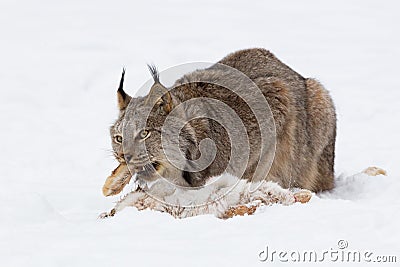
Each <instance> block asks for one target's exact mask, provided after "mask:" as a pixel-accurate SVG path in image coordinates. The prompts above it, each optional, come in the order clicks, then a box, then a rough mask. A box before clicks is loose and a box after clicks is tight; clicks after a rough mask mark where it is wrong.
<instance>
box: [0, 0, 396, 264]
mask: <svg viewBox="0 0 400 267" xmlns="http://www.w3.org/2000/svg"><path fill="white" fill-rule="evenodd" d="M399 7H400V6H399V4H398V2H397V1H385V2H382V1H344V0H338V1H331V2H327V1H316V0H315V1H309V0H306V1H280V2H278V1H258V2H256V3H250V2H248V1H247V2H244V1H233V0H231V1H219V2H216V1H210V0H207V1H199V2H193V3H188V2H186V1H182V0H173V1H168V2H167V1H160V2H156V1H153V0H150V1H142V2H140V3H139V2H138V3H136V2H133V1H118V0H117V1H75V0H71V1H49V0H38V1H22V0H21V1H11V0H2V1H1V3H0V33H1V42H0V58H1V64H0V85H1V98H0V121H1V124H2V131H1V133H0V135H1V136H0V137H1V140H2V141H1V143H0V149H1V150H0V151H1V152H2V153H1V156H0V157H1V158H0V160H1V165H0V166H1V167H0V168H1V176H0V182H1V184H2V186H1V187H0V209H1V217H0V218H1V219H0V256H1V266H111V265H112V266H126V265H128V264H130V265H142V266H159V265H160V264H164V265H174V266H185V265H190V266H204V265H205V264H210V265H213V266H218V265H220V266H226V265H230V266H244V265H245V266H257V265H266V264H270V265H272V264H277V265H288V264H289V263H279V262H276V261H275V262H273V263H271V262H260V261H259V260H258V255H259V253H260V251H262V250H263V249H264V248H265V246H267V245H268V246H269V247H270V248H272V249H276V250H279V249H286V250H300V251H301V250H316V251H323V250H326V249H329V248H337V242H338V240H340V239H343V240H346V241H348V243H349V248H351V249H353V250H365V249H368V250H371V251H373V252H374V254H375V255H379V254H380V255H397V262H399V261H400V254H399V249H400V243H399V238H400V234H399V230H398V225H399V223H400V220H399V215H398V211H399V208H400V201H399V198H398V197H397V195H398V192H399V191H400V179H399V178H400V172H399V171H400V165H399V163H398V155H397V153H398V150H399V148H400V139H399V138H398V131H399V130H400V124H399V119H398V118H399V116H400V106H399V105H398V98H399V97H400V93H399V86H400V80H399V79H398V78H397V77H398V62H399V60H400V52H399V48H398V47H400V36H399V34H398V32H399V26H398V25H400V24H399V23H400V18H399V16H398V13H399ZM248 47H265V48H268V49H270V50H271V51H273V52H274V53H275V54H276V55H277V56H278V57H279V58H280V59H281V60H283V61H284V62H285V63H287V64H288V65H289V66H291V67H292V68H294V69H295V70H296V71H298V72H299V73H301V74H302V75H304V76H306V77H316V78H318V79H319V80H320V81H321V82H322V83H323V84H324V85H325V86H326V87H327V88H328V89H329V90H330V91H331V94H332V96H333V99H334V101H335V103H336V107H337V113H338V138H337V151H336V166H335V170H336V175H337V179H336V188H335V189H334V190H333V191H332V192H326V193H322V194H318V195H316V196H314V197H313V198H312V200H311V202H310V203H308V204H299V203H297V204H295V205H292V206H282V205H273V206H270V207H267V208H265V209H263V210H262V211H259V212H257V214H256V215H254V216H244V217H235V218H233V219H230V220H226V221H224V220H218V219H216V218H214V217H213V216H199V217H194V218H188V219H183V220H176V219H173V218H172V217H170V216H168V215H166V214H161V213H157V212H152V211H142V212H139V211H137V210H135V209H133V208H126V209H125V210H124V211H122V212H121V213H119V214H118V215H117V216H116V217H114V218H111V219H106V220H98V219H97V216H98V215H99V214H100V213H101V212H103V211H108V210H109V209H110V208H112V206H113V204H114V203H113V202H115V201H116V200H117V199H118V197H113V198H105V197H103V196H102V194H101V187H102V184H103V182H104V180H105V179H106V177H107V176H108V175H109V174H110V172H111V170H113V169H114V168H115V167H116V165H117V163H116V162H115V160H114V159H113V157H112V156H111V152H110V149H111V146H110V140H109V136H108V126H110V125H111V123H112V122H113V120H114V119H115V118H116V116H117V109H116V95H115V90H116V87H117V85H118V79H119V76H120V72H121V69H122V67H123V66H125V67H126V68H127V74H126V88H129V89H128V91H129V92H130V93H131V94H134V92H135V90H136V89H137V88H139V87H140V86H142V84H143V83H144V82H145V81H146V80H147V79H149V78H150V77H149V74H148V71H147V68H146V66H145V64H146V63H151V62H154V63H156V64H157V66H158V67H159V69H161V70H163V69H166V68H168V67H170V66H174V65H177V64H181V63H185V62H191V61H205V62H216V61H218V60H219V59H221V58H222V57H223V56H225V55H226V54H228V53H230V52H233V51H235V50H238V49H241V48H248ZM368 166H379V167H381V168H383V169H385V170H387V171H388V176H376V177H369V176H366V175H363V174H357V173H358V172H360V171H361V170H363V169H365V168H366V167H368ZM336 264H338V263H337V262H336ZM397 264H398V263H397ZM297 265H298V266H302V264H300V263H297ZM309 265H310V264H307V263H305V264H304V266H309ZM319 265H321V266H325V265H329V266H331V265H335V263H331V262H329V261H325V262H324V263H322V264H319ZM348 265H349V266H351V265H352V264H348ZM370 265H373V263H370ZM386 265H390V266H394V265H396V264H389V263H387V264H386Z"/></svg>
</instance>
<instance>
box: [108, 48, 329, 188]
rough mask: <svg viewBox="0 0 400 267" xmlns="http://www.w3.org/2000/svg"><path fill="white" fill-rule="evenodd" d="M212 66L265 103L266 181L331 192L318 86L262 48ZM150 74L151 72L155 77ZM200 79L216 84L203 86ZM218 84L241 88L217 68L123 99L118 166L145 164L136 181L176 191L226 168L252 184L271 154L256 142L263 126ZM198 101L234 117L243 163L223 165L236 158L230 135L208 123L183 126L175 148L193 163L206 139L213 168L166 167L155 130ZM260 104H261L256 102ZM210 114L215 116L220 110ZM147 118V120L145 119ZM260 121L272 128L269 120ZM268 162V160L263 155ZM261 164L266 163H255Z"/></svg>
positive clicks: (323, 95)
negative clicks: (161, 180) (243, 146)
mask: <svg viewBox="0 0 400 267" xmlns="http://www.w3.org/2000/svg"><path fill="white" fill-rule="evenodd" d="M218 63H220V64H224V65H227V66H230V67H232V68H235V69H236V70H238V71H240V72H242V73H244V74H245V75H246V76H248V77H249V78H250V79H251V81H253V82H254V83H255V84H256V85H257V86H258V88H259V89H260V90H261V92H262V94H263V96H264V97H265V99H266V100H267V101H268V104H269V106H270V109H271V112H272V115H273V119H274V127H275V129H276V151H275V154H274V155H273V156H274V158H273V162H272V166H271V168H270V170H269V172H268V170H267V169H266V171H265V174H264V175H265V178H266V180H269V181H274V182H277V183H278V184H280V185H281V186H282V187H284V188H290V187H299V188H303V189H309V190H311V191H314V192H317V191H321V190H328V189H331V188H332V187H333V180H334V179H333V178H334V153H335V137H336V115H335V108H334V105H333V102H332V99H331V97H330V96H329V93H328V91H327V90H326V89H324V87H323V86H322V85H321V84H320V83H319V82H318V81H316V80H314V79H310V78H304V77H302V76H301V75H300V74H298V73H296V72H295V71H294V70H292V69H291V68H289V67H288V66H287V65H285V64H284V63H282V62H281V61H280V60H278V59H277V58H276V57H275V56H274V55H273V54H272V53H270V52H269V51H267V50H265V49H259V48H257V49H246V50H241V51H237V52H234V53H232V54H230V55H228V56H226V57H225V58H223V59H222V60H221V61H219V62H218ZM224 74H226V75H224ZM154 75H155V74H154V73H153V77H154ZM156 77H158V76H156ZM204 80H206V81H214V82H215V83H209V82H206V83H205V82H201V81H204ZM221 82H222V83H224V82H227V83H230V84H234V85H235V84H237V85H239V86H240V84H241V83H242V82H243V84H245V83H244V81H241V80H240V79H239V80H237V81H236V80H235V81H232V76H230V75H229V73H228V74H227V73H224V71H223V70H221V69H220V67H219V65H215V66H212V67H210V68H208V69H205V70H197V71H194V72H192V73H190V74H187V75H185V76H184V77H182V78H180V79H179V80H177V82H176V83H175V84H174V86H173V87H172V88H169V89H167V88H165V87H164V86H163V85H161V83H159V82H158V81H156V82H155V84H154V85H153V87H152V88H151V91H150V93H149V95H148V96H146V97H143V98H141V97H139V98H132V100H131V103H130V105H129V106H128V105H127V103H126V101H119V103H120V110H121V113H120V118H119V119H118V120H117V122H116V124H115V125H114V126H113V127H112V128H111V135H112V138H113V148H114V150H115V152H116V154H118V157H117V158H118V159H119V160H120V161H123V160H124V158H125V159H126V158H127V157H126V156H127V155H129V158H130V160H129V162H128V164H129V165H130V166H131V169H132V170H137V169H140V167H142V166H144V165H145V166H146V171H145V172H141V173H139V174H138V179H143V180H152V179H153V180H154V179H157V175H155V174H157V173H158V174H159V175H161V176H163V177H165V178H167V179H169V180H171V181H173V182H174V183H176V184H178V185H182V186H191V187H196V186H201V185H203V184H204V183H206V181H207V180H208V178H210V177H211V176H216V175H219V174H221V173H222V172H224V171H225V170H228V171H229V170H231V171H230V172H231V173H233V174H237V173H240V172H239V169H240V168H239V167H240V166H241V165H243V163H245V171H244V173H243V174H242V175H241V178H242V179H248V180H251V178H252V177H253V174H254V171H255V168H256V165H257V160H258V159H259V158H260V156H261V155H260V153H261V151H263V149H264V151H265V149H267V150H268V151H273V150H272V148H271V147H270V146H269V144H267V143H264V142H262V141H261V137H260V136H261V133H260V129H265V128H263V127H260V125H259V124H260V122H259V121H257V119H256V118H255V116H254V114H252V112H251V109H250V108H252V107H250V106H249V105H247V104H246V103H245V101H243V99H240V98H238V97H237V95H235V93H234V92H232V91H230V90H228V89H226V88H224V87H222V86H219V85H218V84H221ZM127 97H129V96H125V95H124V97H123V98H121V92H120V91H119V99H122V100H124V99H127ZM199 97H206V98H213V99H218V100H220V101H222V102H224V103H225V104H227V105H228V106H230V107H231V108H232V109H233V110H234V111H235V112H236V113H237V114H238V116H239V117H240V119H241V121H242V122H243V123H244V125H245V127H246V131H247V134H248V136H249V143H250V158H249V161H248V162H247V161H244V162H241V161H240V160H241V159H240V158H237V159H235V161H233V162H230V164H229V165H231V166H228V162H229V160H230V159H231V157H234V155H231V151H232V146H231V145H230V144H231V140H229V137H228V133H227V131H226V130H225V129H224V127H222V126H221V125H220V124H218V123H216V122H215V121H214V120H211V119H206V118H204V119H196V120H191V121H190V122H188V123H187V124H186V125H185V127H184V128H183V129H182V132H181V135H180V138H179V140H175V143H174V144H173V145H175V146H176V145H178V146H180V147H181V151H182V152H183V153H184V154H185V155H186V156H187V157H188V158H189V159H190V160H195V159H196V158H198V157H200V151H199V148H198V145H199V143H200V141H201V140H203V139H204V138H210V139H212V140H213V141H214V143H215V145H216V148H217V156H216V158H215V159H214V161H213V162H212V164H211V165H210V166H209V167H208V168H206V169H204V170H202V171H197V172H190V171H183V170H181V169H179V168H176V167H175V166H174V165H172V164H170V163H169V162H168V160H167V158H166V157H165V155H164V152H163V150H162V147H161V130H162V126H163V124H164V122H165V119H166V117H167V116H168V114H169V113H170V112H172V110H173V109H174V107H176V106H177V105H179V104H180V103H184V102H185V101H187V100H190V99H194V98H199ZM250 97H251V94H250ZM129 98H130V97H129ZM129 98H128V99H129ZM253 100H254V102H252V103H255V104H254V105H255V106H257V101H258V100H257V99H253ZM260 103H263V101H261V100H260ZM204 105H205V106H204V107H202V108H203V109H204V108H207V107H208V108H209V109H210V110H213V107H209V106H207V104H206V103H205V104H204ZM190 108H192V109H196V107H190ZM199 109H200V110H201V108H199ZM149 110H151V111H149ZM214 111H216V112H217V111H218V109H216V110H214ZM187 112H189V110H183V111H181V113H182V114H181V115H182V119H185V116H187ZM190 112H192V111H190ZM147 113H149V114H150V116H149V117H148V118H147V117H146V116H144V114H147ZM122 122H124V123H122ZM262 123H266V124H271V125H272V124H273V122H272V123H271V121H266V122H261V124H262ZM271 128H273V127H271ZM143 129H146V130H147V131H149V133H150V134H149V136H148V137H146V138H140V137H139V136H140V133H141V131H142V130H143ZM118 134H120V135H122V134H123V138H124V143H123V144H124V146H123V147H124V148H123V150H124V151H122V146H121V145H120V144H116V143H115V138H114V136H115V135H118ZM167 135H168V133H167ZM146 153H147V154H146ZM267 154H268V153H267ZM124 156H125V157H124ZM267 158H271V157H270V156H269V157H268V155H267ZM151 162H153V163H155V162H156V163H157V164H154V165H153V166H150V167H152V168H153V169H152V170H149V169H148V168H149V164H148V163H151ZM188 162H190V161H188ZM262 164H264V163H263V162H261V165H262ZM265 165H267V162H265ZM154 168H155V169H157V170H158V172H155V170H154Z"/></svg>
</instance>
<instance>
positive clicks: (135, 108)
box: [110, 66, 195, 185]
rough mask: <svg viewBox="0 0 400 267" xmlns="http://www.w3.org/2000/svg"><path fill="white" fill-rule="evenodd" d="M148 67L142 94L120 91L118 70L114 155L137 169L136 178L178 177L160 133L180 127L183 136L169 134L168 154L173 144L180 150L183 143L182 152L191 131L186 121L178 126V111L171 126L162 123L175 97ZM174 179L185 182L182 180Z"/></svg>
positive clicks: (192, 139) (190, 141) (191, 140)
mask: <svg viewBox="0 0 400 267" xmlns="http://www.w3.org/2000/svg"><path fill="white" fill-rule="evenodd" d="M149 70H150V72H151V74H152V76H153V80H154V84H153V85H152V86H151V88H150V92H149V94H148V95H147V96H144V97H131V96H129V95H128V94H126V93H125V92H124V90H123V82H124V75H125V71H123V72H122V77H121V82H120V85H119V88H118V91H117V97H118V105H119V110H120V113H119V118H118V119H117V121H116V122H115V124H114V125H113V126H112V127H111V129H110V134H111V139H112V147H113V150H114V155H115V157H116V158H117V160H118V161H119V162H120V163H123V164H127V166H128V167H129V170H130V171H131V173H132V174H133V173H137V175H138V178H141V179H144V180H150V181H151V180H155V179H157V178H159V177H160V176H162V177H166V176H169V177H175V178H174V179H175V180H176V179H178V180H179V177H180V176H181V171H180V170H179V168H177V167H175V166H174V165H172V164H171V163H170V162H169V160H168V158H167V157H166V154H165V149H166V148H165V147H163V146H162V136H163V138H164V137H165V136H172V131H173V130H175V131H176V128H177V127H180V129H179V131H180V135H182V136H184V138H170V139H169V140H170V142H169V146H168V147H170V148H172V149H173V150H174V151H173V152H172V154H174V153H176V148H178V150H180V148H182V147H183V148H182V150H180V152H182V151H183V154H185V151H188V149H187V148H188V146H193V144H194V143H195V136H194V131H193V129H192V127H191V126H190V125H189V124H186V125H184V126H183V127H181V126H179V125H183V124H182V123H181V122H182V120H184V114H183V113H182V112H181V113H179V112H175V113H176V114H175V117H174V118H175V119H176V118H178V120H179V121H180V122H175V123H172V128H174V129H171V127H165V125H164V123H165V121H166V118H167V117H168V115H169V114H170V113H171V111H172V110H173V109H174V107H175V106H177V105H178V103H179V101H178V100H177V98H175V97H174V96H173V94H172V93H171V92H170V91H169V90H168V89H167V88H166V87H165V86H164V85H162V84H161V82H160V79H159V73H158V71H157V69H156V68H155V67H154V66H149ZM177 114H178V116H177ZM179 114H180V115H179ZM170 126H171V125H170ZM185 147H186V148H185ZM185 156H186V155H185ZM174 182H176V183H178V184H180V185H184V184H185V183H184V182H182V181H181V182H179V181H174Z"/></svg>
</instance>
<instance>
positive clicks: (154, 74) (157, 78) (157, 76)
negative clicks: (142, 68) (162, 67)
mask: <svg viewBox="0 0 400 267" xmlns="http://www.w3.org/2000/svg"><path fill="white" fill-rule="evenodd" d="M147 67H148V68H149V71H150V73H151V76H152V77H153V80H154V83H159V82H160V74H159V73H158V70H157V67H156V66H155V65H153V64H147Z"/></svg>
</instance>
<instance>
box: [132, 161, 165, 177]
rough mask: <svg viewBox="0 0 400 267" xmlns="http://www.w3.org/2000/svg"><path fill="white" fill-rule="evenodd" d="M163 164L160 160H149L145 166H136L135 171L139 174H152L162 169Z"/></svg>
mask: <svg viewBox="0 0 400 267" xmlns="http://www.w3.org/2000/svg"><path fill="white" fill-rule="evenodd" d="M160 166H161V164H160V163H159V162H158V161H154V162H149V163H147V164H145V165H143V166H136V167H135V168H134V169H135V172H136V173H137V174H138V175H150V174H154V173H155V172H157V171H158V170H159V169H160Z"/></svg>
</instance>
